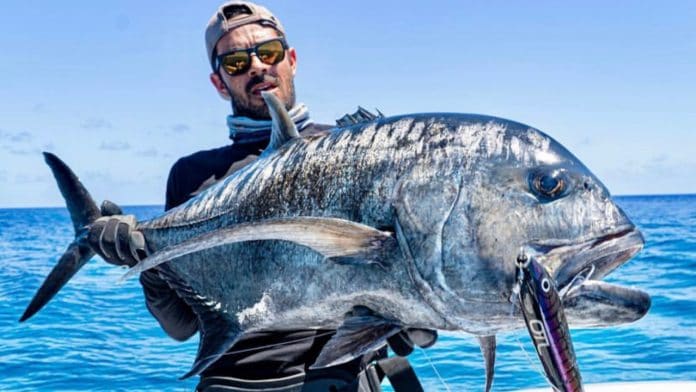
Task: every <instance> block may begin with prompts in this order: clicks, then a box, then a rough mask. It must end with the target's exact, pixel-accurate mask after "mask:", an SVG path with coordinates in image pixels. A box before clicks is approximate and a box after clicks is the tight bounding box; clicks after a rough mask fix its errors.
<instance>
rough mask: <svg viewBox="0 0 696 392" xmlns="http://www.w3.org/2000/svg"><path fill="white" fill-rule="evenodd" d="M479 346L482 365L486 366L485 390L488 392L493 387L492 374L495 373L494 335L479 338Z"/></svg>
mask: <svg viewBox="0 0 696 392" xmlns="http://www.w3.org/2000/svg"><path fill="white" fill-rule="evenodd" d="M478 341H479V344H480V345H481V353H482V354H483V363H484V364H485V365H486V389H485V391H486V392H488V391H490V390H491V387H492V386H493V374H494V373H495V346H496V343H495V335H490V336H479V337H478Z"/></svg>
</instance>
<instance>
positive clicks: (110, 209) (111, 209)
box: [99, 200, 123, 216]
mask: <svg viewBox="0 0 696 392" xmlns="http://www.w3.org/2000/svg"><path fill="white" fill-rule="evenodd" d="M99 209H100V210H101V214H102V216H111V215H121V214H123V210H121V207H119V206H118V205H116V203H114V202H112V201H109V200H104V201H103V202H102V204H101V207H100V208H99Z"/></svg>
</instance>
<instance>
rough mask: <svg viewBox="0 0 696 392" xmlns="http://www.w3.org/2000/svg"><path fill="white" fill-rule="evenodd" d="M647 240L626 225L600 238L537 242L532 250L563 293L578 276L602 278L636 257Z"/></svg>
mask: <svg viewBox="0 0 696 392" xmlns="http://www.w3.org/2000/svg"><path fill="white" fill-rule="evenodd" d="M644 244H645V240H644V239H643V235H642V234H641V233H640V231H638V229H636V227H635V226H633V225H626V226H623V227H621V228H618V229H616V230H614V231H611V232H609V233H607V234H604V235H602V236H599V237H594V238H590V239H587V240H584V241H580V242H574V243H571V242H570V241H553V240H550V241H536V242H533V243H532V244H531V247H532V248H534V249H535V250H537V251H538V252H539V253H540V254H541V257H540V261H541V262H542V264H544V265H545V266H546V267H548V268H549V270H550V271H552V276H553V278H554V280H555V281H556V285H557V287H558V288H559V289H560V290H563V288H564V287H566V286H568V285H569V284H571V283H572V282H573V281H574V280H576V279H577V278H578V277H583V275H591V276H585V278H592V279H602V278H603V277H605V276H607V275H609V274H610V273H611V272H612V271H614V270H615V269H617V268H619V267H620V266H621V265H623V264H624V263H626V262H627V261H628V260H630V259H631V258H632V257H633V256H635V255H636V254H637V253H638V252H640V250H641V249H643V245H644Z"/></svg>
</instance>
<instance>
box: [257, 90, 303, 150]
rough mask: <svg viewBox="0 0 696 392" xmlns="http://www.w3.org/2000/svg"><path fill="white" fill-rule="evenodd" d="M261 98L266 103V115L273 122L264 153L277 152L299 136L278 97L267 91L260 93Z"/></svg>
mask: <svg viewBox="0 0 696 392" xmlns="http://www.w3.org/2000/svg"><path fill="white" fill-rule="evenodd" d="M261 96H262V97H263V100H264V101H266V105H267V106H268V113H270V115H271V120H272V121H273V126H272V127H271V141H270V143H268V147H266V149H265V150H264V152H267V151H273V150H277V149H278V148H280V146H282V145H283V144H285V143H287V142H288V141H290V140H292V139H295V138H299V137H300V134H299V132H297V127H296V126H295V123H294V122H293V121H292V118H290V114H289V113H288V111H287V110H286V109H285V106H283V103H282V102H280V100H279V99H278V97H276V96H275V95H273V94H272V93H269V92H267V91H262V92H261Z"/></svg>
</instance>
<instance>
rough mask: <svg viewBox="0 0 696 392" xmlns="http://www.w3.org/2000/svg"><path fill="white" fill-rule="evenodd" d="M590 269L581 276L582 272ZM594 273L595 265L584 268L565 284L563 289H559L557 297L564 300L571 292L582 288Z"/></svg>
mask: <svg viewBox="0 0 696 392" xmlns="http://www.w3.org/2000/svg"><path fill="white" fill-rule="evenodd" d="M588 268H589V269H590V270H589V271H588V272H587V275H585V276H583V274H582V273H583V272H585V271H586V270H587V269H588ZM594 272H595V265H594V264H591V265H590V266H589V267H586V268H585V269H584V270H582V271H580V272H579V273H578V274H577V275H575V277H574V278H573V280H571V281H570V283H569V284H567V285H566V286H565V287H564V288H562V289H561V291H559V292H558V296H559V297H560V298H565V297H566V296H567V295H568V294H570V293H572V292H573V291H575V290H577V289H578V287H580V286H582V284H583V283H585V281H587V280H590V277H592V274H594Z"/></svg>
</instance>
